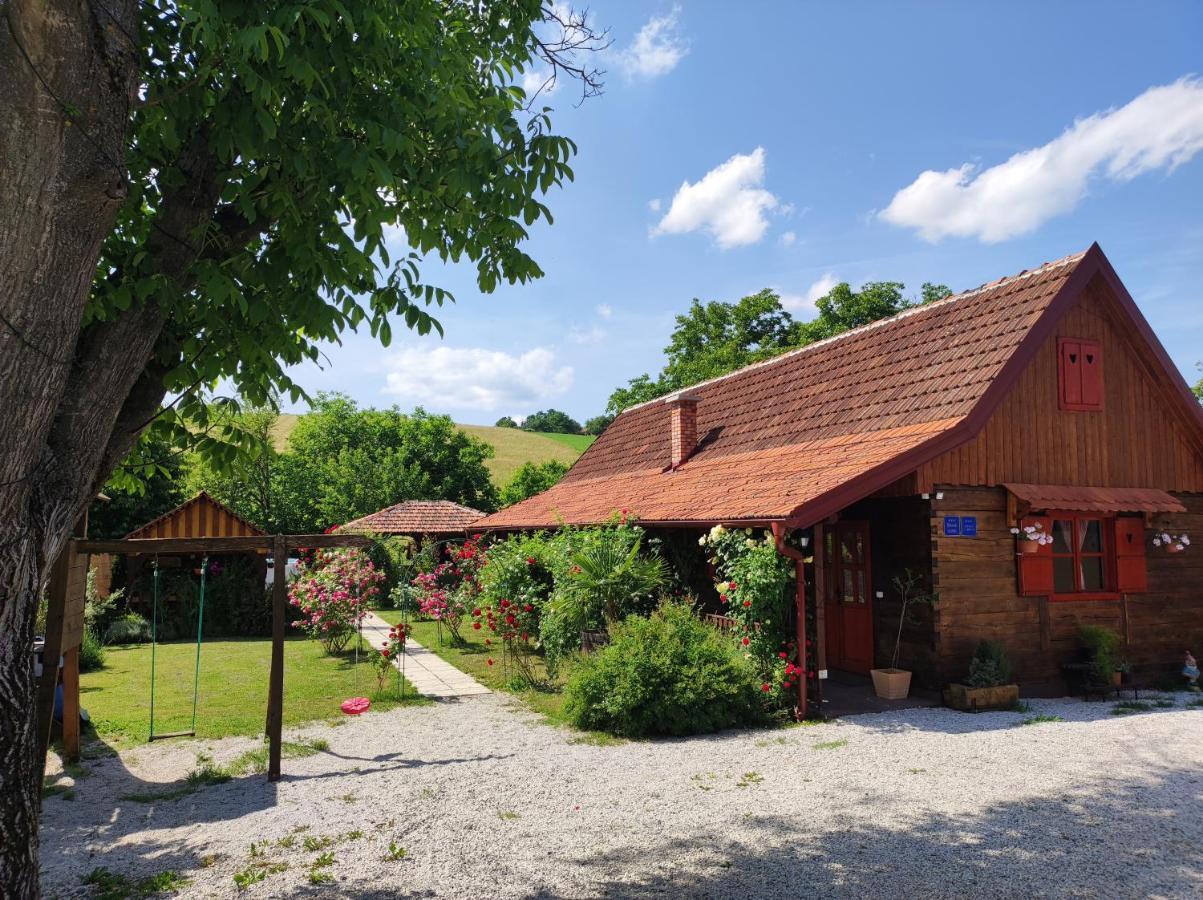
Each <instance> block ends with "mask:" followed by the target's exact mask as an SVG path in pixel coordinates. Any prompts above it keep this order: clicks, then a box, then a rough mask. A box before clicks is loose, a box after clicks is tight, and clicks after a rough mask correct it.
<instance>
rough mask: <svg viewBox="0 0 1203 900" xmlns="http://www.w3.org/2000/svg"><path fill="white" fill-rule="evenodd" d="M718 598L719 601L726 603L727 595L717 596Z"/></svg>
mask: <svg viewBox="0 0 1203 900" xmlns="http://www.w3.org/2000/svg"><path fill="white" fill-rule="evenodd" d="M718 598H719V599H720V600H722V601H723V602H724V603H726V602H727V595H726V594H719V595H718Z"/></svg>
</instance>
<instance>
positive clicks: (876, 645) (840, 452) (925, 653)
mask: <svg viewBox="0 0 1203 900" xmlns="http://www.w3.org/2000/svg"><path fill="white" fill-rule="evenodd" d="M618 509H627V510H630V512H631V514H632V515H637V516H638V518H639V521H640V523H641V524H642V525H644V526H646V527H648V528H651V529H656V528H662V529H691V530H695V531H697V530H701V529H705V528H709V527H711V526H712V525H714V524H716V523H723V524H726V525H732V526H739V527H745V526H746V527H758V528H770V527H771V528H773V529H774V530H775V531H777V532H778V533H782V534H785V533H795V534H797V533H799V532H800V533H801V536H803V537H804V538H805V539H806V540H807V542H808V546H809V547H810V548H812V550H811V552H812V553H813V559H811V560H807V562H806V565H805V567H804V568H802V567H800V568H801V570H802V571H803V572H804V578H803V579H802V586H801V589H800V590H799V608H800V610H802V611H805V609H806V608H807V606H808V605H810V604H813V605H814V609H815V612H816V614H817V615H816V619H817V621H818V622H819V623H821V624H820V625H819V627H818V629H817V635H816V641H815V643H816V644H817V647H816V648H815V650H816V651H817V656H818V660H817V662H818V666H819V668H820V669H823V670H837V671H840V670H842V671H846V672H852V673H867V672H868V671H869V669H871V668H875V667H882V666H883V665H888V664H889V658H890V654H891V652H892V647H893V639H894V632H895V629H896V628H897V626H898V601H897V598H896V597H895V596H894V594H893V592H892V590H891V589H890V584H891V582H892V580H893V578H894V577H895V576H896V575H899V574H901V573H902V572H903V571H905V570H906V569H911V570H916V571H919V572H921V573H923V574H924V575H925V576H926V577H927V580H928V581H929V582H930V584H931V585H932V587H933V588H934V589H935V590H936V591H938V594H939V602H938V604H937V605H936V606H935V607H934V609H933V611H932V612H931V613H930V614H928V615H926V616H924V617H922V618H921V620H920V621H919V623H918V624H914V625H909V626H908V628H907V630H906V639H905V644H904V647H903V653H902V660H901V664H902V665H904V666H907V667H908V668H912V669H914V670H915V672H916V677H917V678H918V679H919V680H920V683H926V684H928V685H931V686H938V685H940V684H943V683H946V682H948V681H954V680H959V679H962V678H963V677H964V676H965V674H966V670H967V668H968V663H969V659H970V657H971V655H972V652H973V650H974V647H975V646H976V644H977V642H978V641H979V640H981V639H984V638H990V639H997V640H999V641H1002V642H1003V643H1004V645H1005V646H1006V649H1007V651H1008V653H1009V656H1010V657H1011V659H1012V662H1013V663H1014V665H1015V669H1016V674H1017V677H1018V679H1019V680H1020V681H1021V683H1023V684H1024V685H1025V688H1026V689H1027V690H1028V691H1029V692H1047V693H1063V692H1064V690H1065V682H1064V680H1063V669H1062V666H1063V664H1065V663H1067V662H1070V661H1072V660H1074V659H1075V658H1076V657H1077V655H1078V653H1079V647H1078V640H1077V628H1078V626H1079V625H1080V624H1085V623H1092V624H1100V625H1103V626H1106V627H1108V628H1110V629H1113V630H1114V631H1116V632H1117V633H1119V634H1120V635H1121V636H1122V639H1123V642H1124V649H1123V652H1124V654H1125V656H1126V657H1127V658H1128V659H1129V660H1130V661H1131V663H1132V664H1133V666H1134V668H1135V670H1136V671H1142V670H1143V671H1145V672H1147V673H1149V675H1150V677H1152V676H1153V675H1155V674H1156V673H1169V672H1171V671H1173V668H1174V666H1175V664H1177V665H1178V666H1179V667H1180V665H1181V658H1182V654H1183V651H1184V649H1186V648H1187V647H1193V648H1194V649H1195V651H1196V653H1197V652H1198V651H1199V649H1200V648H1203V410H1201V409H1200V405H1199V403H1198V401H1197V400H1196V398H1195V397H1194V396H1193V394H1192V393H1191V392H1190V390H1189V388H1188V387H1187V385H1186V383H1185V381H1184V380H1183V378H1182V376H1181V374H1180V373H1179V372H1178V370H1177V369H1176V368H1175V366H1174V365H1173V363H1172V362H1171V361H1170V359H1169V357H1168V356H1167V354H1166V352H1165V350H1164V349H1163V348H1162V346H1161V344H1160V342H1159V341H1158V340H1157V338H1156V336H1155V335H1154V334H1153V332H1152V331H1151V329H1150V328H1149V325H1148V323H1147V322H1146V321H1145V319H1144V317H1143V316H1142V315H1141V313H1140V311H1139V310H1138V309H1137V307H1136V305H1135V303H1134V302H1133V301H1132V298H1131V297H1130V296H1129V294H1128V292H1127V290H1126V289H1125V288H1124V286H1123V284H1122V283H1121V282H1120V280H1119V278H1118V277H1117V276H1116V274H1115V272H1114V270H1113V269H1112V267H1111V265H1110V263H1109V262H1108V261H1107V259H1106V257H1105V256H1104V255H1103V253H1102V251H1101V250H1100V249H1099V248H1098V246H1097V245H1095V246H1092V247H1091V248H1090V249H1089V250H1087V251H1086V252H1084V253H1080V254H1076V255H1074V256H1070V257H1066V258H1065V259H1061V260H1058V261H1056V262H1053V263H1048V264H1046V265H1043V266H1041V267H1039V268H1037V269H1034V270H1031V271H1025V272H1022V273H1020V274H1018V275H1015V276H1013V277H1009V278H1004V279H1001V280H999V281H995V282H991V283H989V284H985V285H983V286H981V287H979V288H977V289H975V290H971V291H966V292H964V293H961V294H958V295H955V296H952V297H949V298H948V299H945V300H941V301H938V302H935V303H931V304H928V305H925V306H921V307H917V308H914V309H911V310H907V311H906V312H904V313H902V314H900V315H897V316H895V317H893V318H890V319H886V320H883V321H880V322H876V323H873V324H871V325H867V326H864V327H862V328H859V329H855V330H852V331H849V332H846V333H844V334H841V335H838V336H836V337H833V338H830V339H828V340H825V341H821V342H819V343H816V344H812V345H810V346H807V347H803V348H801V349H798V350H795V351H792V352H789V353H786V354H784V355H782V356H779V357H777V358H775V359H772V360H769V361H767V362H762V363H758V364H756V365H753V366H749V367H747V368H744V369H740V370H738V371H736V372H733V373H731V374H729V375H726V376H723V377H721V378H717V379H714V380H712V381H708V382H704V383H702V384H699V385H696V386H695V387H693V388H690V389H689V390H688V391H686V392H682V393H680V394H677V395H674V396H671V397H667V398H662V399H660V400H656V401H652V402H650V403H647V404H644V405H642V406H637V407H633V408H631V409H629V410H626V411H625V412H624V413H623V414H622V415H620V416H619V417H618V418H617V419H616V420H615V421H614V423H613V424H612V425H611V426H610V427H609V428H608V429H607V430H606V432H605V433H604V434H603V435H602V436H601V437H600V438H599V439H598V440H597V442H596V443H594V444H593V446H591V447H590V448H589V449H588V450H587V451H586V452H585V454H584V455H583V456H582V457H581V458H580V460H579V461H578V462H577V463H576V465H575V466H573V468H572V469H571V471H569V473H568V474H567V475H566V476H565V477H564V479H563V480H562V481H561V482H560V483H559V484H557V485H556V486H555V487H553V488H551V489H550V490H548V491H546V492H545V493H543V494H540V495H538V496H536V497H532V498H530V499H528V500H526V501H524V502H522V503H519V504H516V505H514V506H512V507H509V508H508V509H505V510H502V511H501V512H498V513H496V514H494V515H492V516H489V517H487V518H485V519H483V520H481V521H479V522H477V523H476V525H475V526H474V527H476V528H479V529H482V530H515V529H530V528H552V527H555V526H556V525H557V524H558V523H560V522H566V523H571V524H591V523H598V522H603V521H605V520H606V519H607V518H608V517H609V516H611V515H612V514H613V512H614V511H615V510H618ZM1025 525H1039V527H1040V528H1041V529H1042V530H1043V532H1044V533H1046V534H1049V535H1051V536H1052V538H1053V541H1052V543H1051V544H1045V545H1042V546H1040V547H1039V548H1038V549H1037V551H1036V552H1034V553H1028V552H1023V548H1022V547H1021V545H1020V544H1019V542H1018V541H1017V538H1016V536H1015V535H1014V534H1012V531H1011V529H1012V528H1017V527H1022V526H1025ZM1163 532H1169V533H1171V534H1174V535H1179V534H1188V535H1198V536H1199V538H1200V542H1199V545H1198V547H1197V549H1196V548H1192V547H1188V548H1187V549H1186V550H1185V552H1173V551H1172V548H1167V547H1165V546H1164V545H1161V546H1159V544H1161V542H1160V541H1157V542H1156V543H1155V541H1154V539H1155V537H1156V536H1157V535H1160V534H1161V533H1163Z"/></svg>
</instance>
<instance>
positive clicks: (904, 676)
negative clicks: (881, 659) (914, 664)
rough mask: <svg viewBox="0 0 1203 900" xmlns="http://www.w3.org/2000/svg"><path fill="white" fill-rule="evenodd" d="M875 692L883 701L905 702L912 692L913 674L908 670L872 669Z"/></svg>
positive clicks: (870, 671)
mask: <svg viewBox="0 0 1203 900" xmlns="http://www.w3.org/2000/svg"><path fill="white" fill-rule="evenodd" d="M869 674H870V675H871V676H873V690H874V691H876V692H877V696H878V697H880V698H881V699H883V700H905V699H906V696H907V694H909V693H910V692H911V673H910V672H909V671H907V670H906V669H870V670H869Z"/></svg>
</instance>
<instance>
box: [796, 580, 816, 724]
mask: <svg viewBox="0 0 1203 900" xmlns="http://www.w3.org/2000/svg"><path fill="white" fill-rule="evenodd" d="M794 584H795V588H794V598H795V600H794V603H795V605H796V606H797V610H798V612H797V617H796V618H797V627H796V629H795V632H796V634H795V638H796V640H797V642H798V665H800V666H801V667H802V677H801V678H799V679H798V709H800V710H801V711H802V716H803V718H805V717H806V716H807V714H809V712H810V705H809V697H808V696H807V694H808V692H809V690H810V658H809V657H810V654H808V653H807V651H806V562H805V560H803V559H801V558H798V559H795V560H794ZM818 699H819V698H818V697H816V698H815V700H816V702H817V701H818Z"/></svg>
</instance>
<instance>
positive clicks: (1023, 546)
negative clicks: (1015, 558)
mask: <svg viewBox="0 0 1203 900" xmlns="http://www.w3.org/2000/svg"><path fill="white" fill-rule="evenodd" d="M1019 552H1020V553H1039V552H1040V542H1039V541H1025V540H1020V541H1019Z"/></svg>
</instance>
